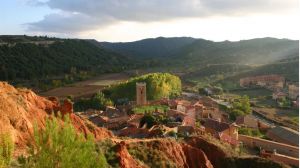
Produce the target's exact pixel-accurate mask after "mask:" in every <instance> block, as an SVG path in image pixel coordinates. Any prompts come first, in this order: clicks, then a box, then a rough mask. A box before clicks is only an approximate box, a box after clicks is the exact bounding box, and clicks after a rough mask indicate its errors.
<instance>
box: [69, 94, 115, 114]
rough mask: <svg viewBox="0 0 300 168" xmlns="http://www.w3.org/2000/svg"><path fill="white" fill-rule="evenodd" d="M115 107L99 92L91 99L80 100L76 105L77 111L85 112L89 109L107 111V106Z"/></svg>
mask: <svg viewBox="0 0 300 168" xmlns="http://www.w3.org/2000/svg"><path fill="white" fill-rule="evenodd" d="M111 105H113V102H112V101H111V100H110V99H107V98H105V96H104V94H103V93H102V92H98V93H97V94H95V95H94V96H93V97H92V98H90V99H80V100H79V101H77V102H75V103H74V110H75V111H85V110H87V109H96V110H105V107H106V106H111Z"/></svg>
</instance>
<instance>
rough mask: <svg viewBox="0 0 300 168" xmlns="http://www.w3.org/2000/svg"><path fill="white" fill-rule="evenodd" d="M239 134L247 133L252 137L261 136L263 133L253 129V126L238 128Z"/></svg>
mask: <svg viewBox="0 0 300 168" xmlns="http://www.w3.org/2000/svg"><path fill="white" fill-rule="evenodd" d="M239 134H242V135H249V136H253V137H262V136H263V134H262V133H261V132H260V131H259V130H258V129H253V128H239Z"/></svg>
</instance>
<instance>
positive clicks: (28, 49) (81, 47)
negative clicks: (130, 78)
mask: <svg viewBox="0 0 300 168" xmlns="http://www.w3.org/2000/svg"><path fill="white" fill-rule="evenodd" d="M14 37H15V36H11V37H6V36H5V37H3V36H0V39H1V41H2V43H4V42H5V43H7V44H1V45H0V80H10V81H15V80H18V79H26V80H32V79H44V78H47V77H48V78H50V77H52V78H53V77H54V78H58V77H60V76H63V75H65V74H70V73H72V72H74V69H75V71H77V73H79V72H88V73H106V72H116V71H122V70H124V69H127V68H129V67H131V68H132V67H134V65H133V64H134V63H133V60H131V59H129V58H128V57H125V56H122V55H119V54H117V53H115V52H111V51H108V50H106V49H103V48H99V47H97V46H95V45H93V44H91V43H89V42H87V41H85V40H71V39H53V38H45V37H44V38H42V37H40V38H41V40H47V41H53V42H54V43H51V44H47V45H44V44H34V43H32V42H34V41H32V39H35V38H33V37H27V36H24V37H23V38H22V39H21V40H16V41H13V39H14ZM36 38H37V39H39V37H36ZM37 39H35V40H37ZM26 40H27V41H26ZM11 41H13V43H12V42H11ZM24 41H25V42H24ZM28 41H29V42H28Z"/></svg>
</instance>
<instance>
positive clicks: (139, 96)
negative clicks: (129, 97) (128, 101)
mask: <svg viewBox="0 0 300 168" xmlns="http://www.w3.org/2000/svg"><path fill="white" fill-rule="evenodd" d="M136 104H137V105H146V104H147V95H146V83H144V82H143V83H136Z"/></svg>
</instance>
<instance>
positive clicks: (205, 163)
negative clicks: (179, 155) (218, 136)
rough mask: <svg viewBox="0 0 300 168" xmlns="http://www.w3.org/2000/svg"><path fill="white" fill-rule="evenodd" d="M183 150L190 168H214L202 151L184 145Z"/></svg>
mask: <svg viewBox="0 0 300 168" xmlns="http://www.w3.org/2000/svg"><path fill="white" fill-rule="evenodd" d="M182 149H183V152H184V154H185V157H186V163H187V165H188V167H189V168H213V165H212V164H211V163H210V161H209V160H208V158H207V156H206V154H205V153H204V152H203V151H202V150H200V149H198V148H195V147H192V146H190V145H187V144H183V145H182Z"/></svg>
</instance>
